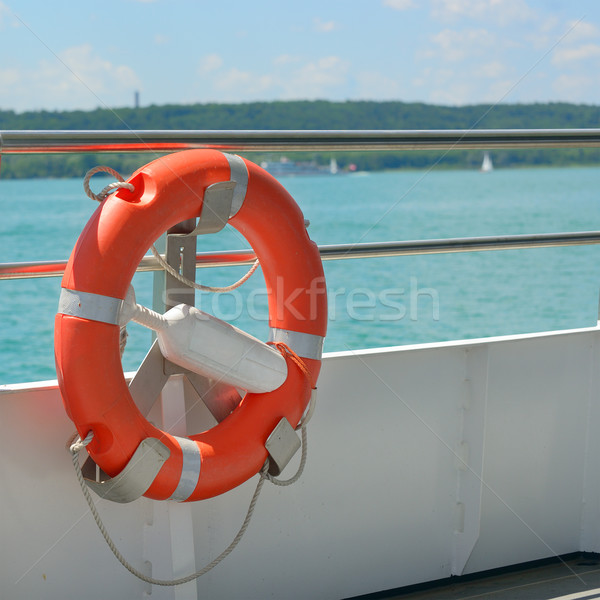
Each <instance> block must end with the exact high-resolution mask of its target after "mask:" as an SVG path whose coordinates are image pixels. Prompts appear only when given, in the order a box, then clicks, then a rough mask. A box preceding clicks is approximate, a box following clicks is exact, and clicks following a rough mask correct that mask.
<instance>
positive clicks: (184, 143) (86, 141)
mask: <svg viewBox="0 0 600 600" xmlns="http://www.w3.org/2000/svg"><path fill="white" fill-rule="evenodd" d="M598 147H600V129H458V130H457V129H449V130H353V131H347V130H301V131H296V130H273V131H256V130H246V131H217V130H215V131H212V130H190V131H163V130H137V131H133V130H116V131H115V130H110V131H59V130H56V131H53V130H52V131H46V130H44V131H39V130H38V131H34V130H32V131H21V130H19V131H14V130H4V131H0V152H1V153H2V154H39V153H44V154H57V153H88V152H93V153H111V152H112V153H114V152H118V153H121V152H136V153H138V152H140V153H147V152H174V151H178V150H187V149H193V148H210V149H214V150H226V151H228V152H281V151H287V152H292V151H294V152H296V151H310V152H315V151H340V152H345V151H368V150H469V149H481V150H494V149H506V148H598Z"/></svg>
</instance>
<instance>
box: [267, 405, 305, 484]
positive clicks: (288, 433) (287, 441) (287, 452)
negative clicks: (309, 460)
mask: <svg viewBox="0 0 600 600" xmlns="http://www.w3.org/2000/svg"><path fill="white" fill-rule="evenodd" d="M301 445H302V444H301V442H300V438H299V437H298V434H297V433H296V432H295V431H294V428H293V427H292V426H291V425H290V422H289V421H288V420H287V419H286V418H285V417H283V418H282V419H281V421H279V423H277V426H276V427H275V429H273V431H272V432H271V435H270V436H269V437H268V438H267V441H266V442H265V448H266V449H267V452H268V453H269V458H270V460H269V475H275V476H277V475H279V474H280V473H281V472H282V471H283V469H285V467H286V466H287V464H288V463H289V462H290V460H292V457H293V456H294V454H296V452H298V450H299V449H300V446H301Z"/></svg>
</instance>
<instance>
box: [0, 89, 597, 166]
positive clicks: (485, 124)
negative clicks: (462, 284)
mask: <svg viewBox="0 0 600 600" xmlns="http://www.w3.org/2000/svg"><path fill="white" fill-rule="evenodd" d="M596 127H600V107H598V106H589V105H575V104H566V103H549V104H510V105H495V106H489V105H473V106H462V107H450V106H434V105H427V104H422V103H405V102H371V101H368V102H367V101H348V102H328V101H289V102H250V103H243V104H194V105H164V106H148V107H144V108H119V109H114V110H110V109H96V110H92V111H65V112H49V111H38V112H23V113H16V112H14V111H2V110H0V130H6V129H28V130H31V129H89V130H93V129H167V130H168V129H203V130H210V129H238V130H244V129H471V128H477V129H538V128H596ZM481 154H482V153H481V152H479V151H464V150H463V151H452V152H446V153H444V152H409V151H404V152H392V153H390V152H365V153H351V154H350V153H339V154H337V155H336V158H337V161H338V165H339V166H340V167H342V168H344V167H345V166H347V165H348V164H349V163H354V164H356V165H357V167H358V168H359V169H367V170H368V169H391V168H401V167H405V168H423V167H428V166H431V165H433V164H438V165H439V166H440V167H469V168H471V167H474V166H476V165H477V164H479V163H480V162H481ZM248 156H249V157H250V158H251V159H254V160H260V159H262V158H263V156H259V155H257V154H249V155H248ZM303 156H304V158H310V159H311V160H317V161H319V162H323V163H325V162H328V161H329V159H330V157H331V156H332V155H331V154H320V155H309V156H307V155H303ZM493 159H494V163H495V165H496V166H515V165H544V164H554V165H566V164H598V163H600V150H596V149H591V150H590V149H588V150H580V149H565V150H520V151H516V150H515V151H513V150H503V151H498V152H495V153H494V156H493ZM147 160H148V157H145V156H136V155H126V156H106V155H104V156H101V157H98V156H95V155H77V156H75V155H70V156H66V157H65V156H18V157H17V156H6V157H5V158H4V159H3V161H2V170H1V176H2V177H3V178H11V177H70V176H73V177H81V176H83V174H84V173H85V171H86V170H87V169H88V168H90V167H91V166H94V165H96V164H98V163H102V164H110V165H112V166H114V167H116V168H119V169H120V170H121V171H123V172H124V173H129V172H131V171H132V170H134V169H135V168H137V167H138V166H139V165H141V164H143V163H144V162H146V161H147Z"/></svg>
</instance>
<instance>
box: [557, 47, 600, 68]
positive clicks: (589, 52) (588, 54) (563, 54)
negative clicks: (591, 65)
mask: <svg viewBox="0 0 600 600" xmlns="http://www.w3.org/2000/svg"><path fill="white" fill-rule="evenodd" d="M599 56H600V45H598V44H591V43H590V44H582V45H580V46H571V47H564V46H559V47H558V48H556V50H555V51H554V54H553V56H552V64H554V65H556V66H563V65H565V64H567V63H580V62H582V61H586V60H589V59H594V58H598V57H599Z"/></svg>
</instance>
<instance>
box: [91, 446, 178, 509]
mask: <svg viewBox="0 0 600 600" xmlns="http://www.w3.org/2000/svg"><path fill="white" fill-rule="evenodd" d="M170 455H171V451H170V450H169V449H168V448H167V446H165V445H164V444H163V443H162V442H161V441H160V440H157V439H156V438H146V439H145V440H142V443H141V444H140V445H139V446H138V447H137V450H136V451H135V452H134V453H133V456H132V457H131V459H130V460H129V462H128V463H127V465H126V466H125V468H124V469H123V470H122V471H121V472H120V473H119V474H118V475H117V476H116V477H109V476H108V475H107V474H106V473H104V471H102V470H101V469H99V467H98V466H97V465H96V463H95V462H94V461H93V460H92V458H91V457H89V458H88V459H87V460H86V461H85V462H84V463H83V466H82V467H81V472H82V473H83V477H84V479H85V482H86V483H87V485H88V486H89V487H90V488H91V489H92V490H93V491H94V492H96V494H98V496H100V497H101V498H106V499H107V500H112V501H113V502H120V503H126V502H133V501H134V500H137V499H138V498H139V497H140V496H143V495H144V492H146V490H147V489H148V488H149V487H150V486H151V485H152V482H153V481H154V479H155V477H156V476H157V475H158V472H159V471H160V470H161V468H162V466H163V464H164V463H165V462H166V460H167V459H168V458H169V456H170Z"/></svg>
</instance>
